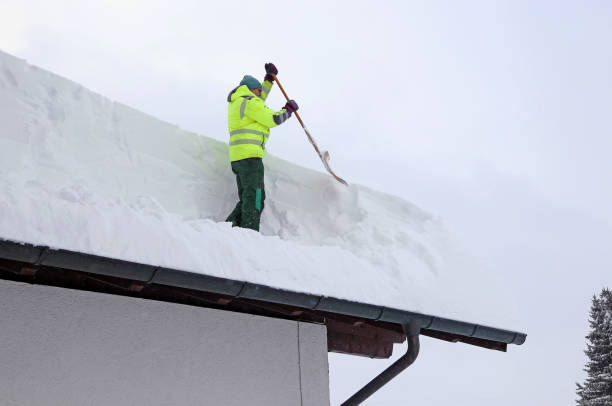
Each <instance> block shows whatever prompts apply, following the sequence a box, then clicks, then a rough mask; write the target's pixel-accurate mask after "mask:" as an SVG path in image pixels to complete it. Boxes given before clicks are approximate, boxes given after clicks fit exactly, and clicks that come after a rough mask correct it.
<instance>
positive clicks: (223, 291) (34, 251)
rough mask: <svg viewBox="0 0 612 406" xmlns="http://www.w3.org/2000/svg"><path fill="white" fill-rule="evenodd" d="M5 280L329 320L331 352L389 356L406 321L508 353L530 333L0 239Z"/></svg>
mask: <svg viewBox="0 0 612 406" xmlns="http://www.w3.org/2000/svg"><path fill="white" fill-rule="evenodd" d="M0 278H4V279H14V280H21V281H26V282H30V283H40V284H48V285H54V286H62V287H68V288H77V289H84V290H94V291H101V292H105V293H115V294H123V295H130V296H137V297H143V298H149V299H157V300H165V301H169V302H178V303H185V304H191V305H198V306H204V307H215V308H222V309H227V310H231V311H240V312H246V313H251V314H260V315H266V316H271V317H279V318H286V319H295V320H302V321H311V322H319V323H324V324H326V325H327V329H328V346H329V350H330V351H334V352H342V353H349V354H356V355H364V356H369V357H373V358H388V357H390V356H391V353H392V350H393V343H400V342H403V341H404V339H405V335H404V333H403V332H402V327H401V326H402V325H404V324H406V323H409V322H412V323H416V324H417V325H418V326H419V327H420V328H421V335H425V336H429V337H434V338H437V339H442V340H446V341H451V342H464V343H467V344H472V345H476V346H480V347H484V348H489V349H496V350H501V351H505V350H506V347H507V344H517V345H520V344H523V343H524V342H525V340H526V337H527V336H526V334H524V333H521V332H515V331H510V330H504V329H499V328H493V327H488V326H483V325H479V324H474V323H469V322H463V321H457V320H451V319H447V318H443V317H437V316H435V315H427V314H421V313H415V312H410V311H404V310H399V309H393V308H388V307H381V306H375V305H370V304H367V303H359V302H353V301H348V300H342V299H337V298H333V297H328V296H319V295H312V294H308V293H299V292H292V291H287V290H283V289H278V288H273V287H269V286H264V285H259V284H253V283H249V282H241V281H236V280H231V279H225V278H219V277H212V276H207V275H203V274H196V273H190V272H185V271H180V270H175V269H168V268H162V267H155V266H151V265H143V264H139V263H134V262H129V261H123V260H117V259H112V258H106V257H100V256H95V255H90V254H83V253H78V252H74V251H68V250H55V249H51V248H48V247H42V246H34V245H30V244H21V243H17V242H12V241H6V240H0Z"/></svg>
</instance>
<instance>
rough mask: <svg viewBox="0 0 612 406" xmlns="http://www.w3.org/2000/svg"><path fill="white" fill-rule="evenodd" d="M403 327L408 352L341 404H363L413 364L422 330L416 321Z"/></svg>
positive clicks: (345, 405)
mask: <svg viewBox="0 0 612 406" xmlns="http://www.w3.org/2000/svg"><path fill="white" fill-rule="evenodd" d="M402 328H403V330H404V334H406V341H407V342H408V349H407V350H406V354H404V355H403V356H402V357H401V358H399V359H398V360H397V361H395V362H394V363H393V364H391V366H389V367H388V368H387V369H385V370H384V371H383V372H381V373H380V374H379V375H378V376H377V377H376V378H374V379H372V380H371V381H370V382H369V383H368V384H367V385H365V386H364V387H363V388H361V389H360V390H359V391H357V393H355V394H354V395H353V396H351V397H350V398H349V399H348V400H346V401H345V402H344V403H342V405H341V406H356V405H359V404H361V403H362V402H364V401H365V400H366V399H367V398H369V397H370V396H372V395H373V394H374V393H375V392H376V391H378V390H379V389H380V388H382V387H383V386H384V385H386V384H387V383H388V382H389V381H391V380H392V379H393V378H395V377H396V376H397V375H399V374H400V373H401V372H402V371H403V370H405V369H406V368H408V367H409V366H410V365H412V363H413V362H414V361H415V360H416V358H417V356H418V355H419V349H420V341H419V334H420V332H421V328H420V327H419V326H418V324H417V323H416V322H411V323H408V324H403V325H402Z"/></svg>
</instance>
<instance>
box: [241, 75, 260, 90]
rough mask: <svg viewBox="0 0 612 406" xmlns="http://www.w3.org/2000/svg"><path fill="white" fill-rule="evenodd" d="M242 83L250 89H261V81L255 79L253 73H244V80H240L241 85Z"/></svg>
mask: <svg viewBox="0 0 612 406" xmlns="http://www.w3.org/2000/svg"><path fill="white" fill-rule="evenodd" d="M242 85H247V87H248V88H249V90H253V89H261V83H259V80H257V79H255V78H254V77H253V76H251V75H244V77H243V78H242V81H241V82H240V86H242Z"/></svg>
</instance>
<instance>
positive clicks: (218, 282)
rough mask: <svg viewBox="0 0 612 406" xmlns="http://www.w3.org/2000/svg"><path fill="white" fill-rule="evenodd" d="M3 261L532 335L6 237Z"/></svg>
mask: <svg viewBox="0 0 612 406" xmlns="http://www.w3.org/2000/svg"><path fill="white" fill-rule="evenodd" d="M0 258H4V259H8V260H14V261H20V262H25V263H28V264H32V265H44V266H50V267H57V268H65V269H71V270H75V271H82V272H88V273H93V274H99V275H105V276H114V277H121V278H126V279H132V280H137V281H142V282H146V283H155V284H159V285H166V286H173V287H180V288H188V289H194V290H199V291H203V292H212V293H218V294H223V295H228V296H232V297H236V298H239V297H240V298H246V299H256V300H261V301H266V302H271V303H278V304H284V305H291V306H295V307H300V308H305V309H310V310H320V311H324V312H329V313H336V314H343V315H348V316H355V317H361V318H364V319H369V320H373V321H385V322H389V323H394V324H405V323H407V322H415V321H416V322H417V323H418V324H419V325H420V327H421V328H423V329H428V330H433V331H439V332H443V333H450V334H457V335H461V336H465V337H473V338H479V339H485V340H490V341H495V342H498V343H504V344H516V345H521V344H523V343H524V342H525V340H526V339H527V334H525V333H522V332H515V331H511V330H505V329H500V328H495V327H489V326H484V325H480V324H475V323H469V322H464V321H458V320H452V319H447V318H442V317H437V316H433V315H427V314H422V313H416V312H411V311H406V310H399V309H394V308H389V307H384V306H378V305H372V304H367V303H361V302H355V301H350V300H344V299H337V298H334V297H329V296H323V295H313V294H309V293H301V292H294V291H289V290H285V289H280V288H273V287H270V286H266V285H260V284H255V283H251V282H244V281H236V280H232V279H227V278H221V277H216V276H209V275H204V274H197V273H193V272H187V271H181V270H177V269H170V268H163V267H155V266H151V265H145V264H140V263H137V262H130V261H125V260H120V259H114V258H108V257H103V256H98V255H93V254H84V253H80V252H76V251H70V250H64V249H54V248H50V247H46V246H36V245H33V244H29V243H21V242H15V241H9V240H4V239H0Z"/></svg>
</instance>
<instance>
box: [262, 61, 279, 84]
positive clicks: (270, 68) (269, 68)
mask: <svg viewBox="0 0 612 406" xmlns="http://www.w3.org/2000/svg"><path fill="white" fill-rule="evenodd" d="M265 68H266V77H265V78H264V80H268V81H270V82H274V76H272V75H278V69H276V66H274V64H273V63H272V62H269V63H267V64H265Z"/></svg>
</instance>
